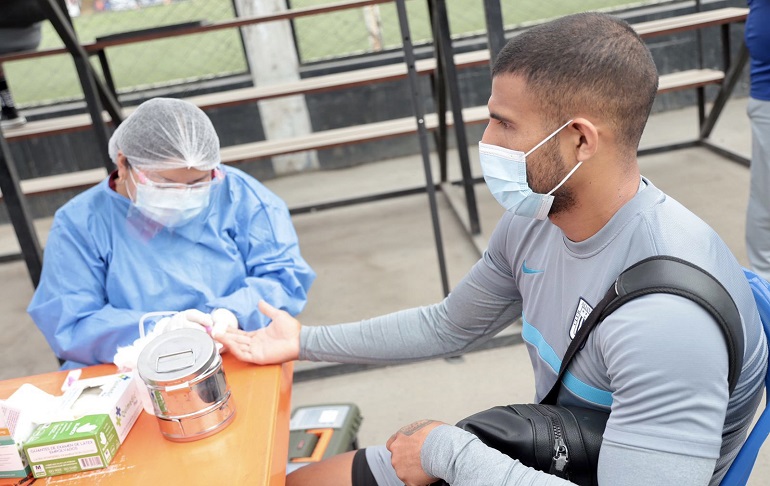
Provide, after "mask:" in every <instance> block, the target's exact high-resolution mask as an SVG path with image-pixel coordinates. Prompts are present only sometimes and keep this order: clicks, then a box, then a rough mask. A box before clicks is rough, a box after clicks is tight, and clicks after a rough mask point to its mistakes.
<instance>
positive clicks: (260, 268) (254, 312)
mask: <svg viewBox="0 0 770 486" xmlns="http://www.w3.org/2000/svg"><path fill="white" fill-rule="evenodd" d="M242 204H246V203H245V202H242ZM233 214H234V217H236V218H243V220H242V221H237V222H236V223H237V224H236V226H237V227H239V228H244V230H245V231H246V238H245V239H244V241H243V242H242V243H241V244H240V251H241V252H242V257H243V260H244V264H245V266H246V273H247V275H248V276H247V277H246V278H245V279H244V282H243V285H242V286H241V287H239V288H238V289H237V290H235V291H234V292H232V293H231V294H229V295H225V296H222V297H218V298H216V299H213V300H211V301H209V302H207V303H206V307H208V308H209V310H213V309H216V308H218V307H223V308H226V309H229V310H230V311H232V312H233V313H234V314H235V316H236V317H237V318H238V322H239V324H240V327H241V328H243V329H245V330H248V331H252V330H255V329H259V328H262V327H265V326H266V325H267V324H268V323H269V322H270V320H269V319H268V318H267V317H266V316H265V315H263V314H262V313H261V312H259V310H258V308H257V304H258V303H259V301H260V300H265V301H266V302H268V303H269V304H270V305H272V306H273V307H277V308H279V309H283V310H285V311H286V312H288V313H289V314H292V315H297V314H299V313H300V312H301V311H302V309H304V307H305V304H306V303H307V292H308V290H309V289H310V285H311V284H312V283H313V280H315V272H314V271H313V270H312V269H311V268H310V265H308V263H307V262H306V261H305V260H304V259H303V258H302V255H301V254H300V249H299V243H298V240H297V234H296V232H295V230H294V226H293V225H292V222H291V217H290V215H289V211H288V209H287V208H286V206H285V205H284V204H283V203H282V202H279V201H274V202H270V203H268V204H264V205H262V207H259V208H257V209H253V210H251V208H250V210H249V211H239V212H235V213H233Z"/></svg>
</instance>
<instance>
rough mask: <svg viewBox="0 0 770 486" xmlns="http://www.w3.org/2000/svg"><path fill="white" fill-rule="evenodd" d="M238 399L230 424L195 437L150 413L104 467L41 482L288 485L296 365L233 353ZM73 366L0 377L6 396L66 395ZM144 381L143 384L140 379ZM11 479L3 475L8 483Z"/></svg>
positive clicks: (228, 367) (228, 359)
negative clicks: (27, 387) (170, 433)
mask: <svg viewBox="0 0 770 486" xmlns="http://www.w3.org/2000/svg"><path fill="white" fill-rule="evenodd" d="M223 358H224V369H225V375H226V376H227V382H228V383H229V384H230V387H231V389H232V393H233V395H232V400H235V407H236V414H235V419H234V420H233V421H232V423H230V425H229V426H227V428H225V429H223V430H221V431H220V432H218V433H217V434H214V435H212V436H210V437H206V438H204V439H200V440H197V441H193V442H184V443H182V442H171V441H169V440H166V439H165V438H163V436H162V435H161V434H160V429H159V428H158V423H157V419H156V418H155V417H154V416H151V415H149V414H147V413H144V412H142V413H141V415H140V416H139V419H138V420H137V421H136V423H135V424H134V427H133V428H132V429H131V432H130V433H129V434H128V437H126V440H125V442H124V443H123V444H122V445H121V446H120V449H118V452H117V454H116V455H115V458H114V459H113V460H112V462H111V463H110V465H109V466H108V467H106V468H104V469H97V470H94V471H89V472H83V473H76V474H65V475H62V476H54V477H51V478H44V479H38V480H36V481H35V482H34V484H35V486H38V485H39V486H43V485H47V484H51V485H59V484H64V485H70V484H88V485H94V484H109V485H132V486H133V485H136V484H186V485H211V484H249V485H256V486H261V485H271V486H273V485H274V486H279V485H280V486H283V484H284V483H285V479H286V458H287V457H288V450H289V416H290V414H291V410H290V407H291V403H290V401H291V383H292V369H293V367H292V364H291V363H287V364H284V365H281V366H279V365H275V366H256V365H251V364H245V363H242V362H240V361H238V360H237V359H235V358H234V357H232V356H231V355H229V354H227V353H225V354H224V355H223ZM111 373H115V367H114V366H112V365H99V366H92V367H89V368H85V369H84V370H83V375H82V376H81V378H90V377H93V376H99V375H107V374H111ZM65 376H66V372H63V371H58V372H54V373H47V374H44V375H36V376H30V377H25V378H16V379H12V380H5V381H0V398H7V397H9V396H10V395H11V394H12V393H13V392H14V391H16V389H18V387H19V386H21V385H22V384H23V383H32V384H33V385H35V386H37V387H38V388H40V389H42V390H43V391H46V392H48V393H51V394H54V395H59V394H61V390H60V388H61V384H62V382H63V381H64V377H65ZM140 384H141V382H140ZM3 482H4V480H0V484H3Z"/></svg>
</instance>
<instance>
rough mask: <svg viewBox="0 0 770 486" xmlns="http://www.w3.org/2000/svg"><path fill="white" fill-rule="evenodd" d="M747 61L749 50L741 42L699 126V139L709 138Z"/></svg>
mask: <svg viewBox="0 0 770 486" xmlns="http://www.w3.org/2000/svg"><path fill="white" fill-rule="evenodd" d="M748 62H749V50H748V48H746V44H745V43H744V42H741V47H740V49H739V50H738V58H737V59H736V60H735V62H734V63H733V64H732V66H730V69H729V70H728V71H727V73H725V79H724V81H722V87H721V88H720V89H719V93H717V97H716V99H715V100H714V104H713V105H712V106H711V111H709V115H708V117H707V118H706V121H705V122H704V123H703V125H702V127H701V131H700V138H701V139H704V138H709V137H710V136H711V131H712V130H713V129H714V125H716V123H717V120H718V119H719V115H720V114H721V113H722V110H723V109H724V107H725V104H727V100H728V99H729V98H730V95H731V94H732V92H733V90H734V89H735V85H736V84H737V83H738V79H739V78H740V77H741V74H742V73H743V68H744V67H746V63H748Z"/></svg>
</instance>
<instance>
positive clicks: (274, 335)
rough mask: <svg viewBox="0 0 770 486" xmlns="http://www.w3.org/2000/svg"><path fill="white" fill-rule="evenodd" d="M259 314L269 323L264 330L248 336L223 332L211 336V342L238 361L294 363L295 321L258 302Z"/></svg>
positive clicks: (296, 346) (296, 352) (296, 348)
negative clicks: (264, 316)
mask: <svg viewBox="0 0 770 486" xmlns="http://www.w3.org/2000/svg"><path fill="white" fill-rule="evenodd" d="M259 311H260V312H261V313H263V314H264V315H266V316H267V317H269V318H270V319H271V320H272V322H271V323H270V324H269V325H268V326H267V327H265V328H263V329H258V330H256V331H251V332H247V331H242V330H240V329H232V328H228V329H227V332H225V333H221V334H217V335H215V336H214V339H216V340H217V341H219V342H220V343H222V344H224V345H225V348H227V349H228V350H229V351H230V352H231V353H233V355H235V357H236V358H238V359H240V360H241V361H248V362H251V363H256V364H263V365H264V364H277V363H285V362H287V361H292V360H295V359H297V358H298V357H299V329H300V323H299V321H298V320H296V319H295V318H293V317H292V316H291V315H290V314H289V313H288V312H285V311H282V310H280V309H276V308H275V307H273V306H272V305H270V304H268V303H267V302H265V301H264V300H261V301H259Z"/></svg>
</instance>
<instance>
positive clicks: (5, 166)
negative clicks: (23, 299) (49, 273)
mask: <svg viewBox="0 0 770 486" xmlns="http://www.w3.org/2000/svg"><path fill="white" fill-rule="evenodd" d="M0 190H2V191H3V199H4V200H5V207H6V208H7V209H8V215H9V216H10V218H11V223H12V224H13V229H14V231H15V232H16V238H17V239H18V240H19V246H20V247H21V251H22V254H23V255H24V261H25V262H26V264H27V270H28V271H29V278H31V279H32V285H33V286H35V287H37V284H38V283H39V282H40V273H41V272H42V270H43V256H42V255H43V254H42V251H41V250H40V243H39V242H38V239H37V233H36V232H35V227H34V226H33V224H32V217H31V213H30V211H29V208H28V207H27V201H26V200H25V199H24V194H23V193H22V192H21V187H20V186H19V175H18V174H17V172H16V166H15V165H14V163H13V158H12V156H11V148H10V147H9V146H8V142H6V140H5V137H3V134H2V133H0Z"/></svg>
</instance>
